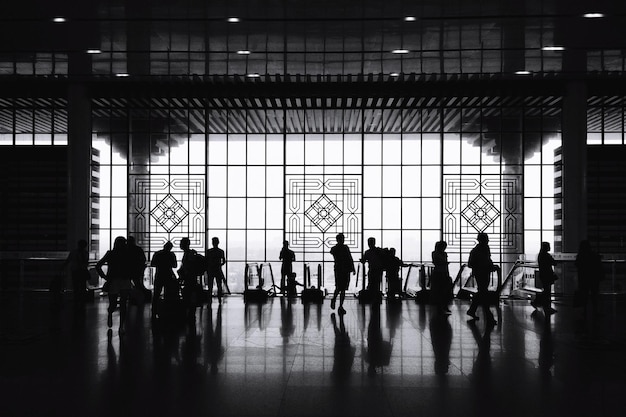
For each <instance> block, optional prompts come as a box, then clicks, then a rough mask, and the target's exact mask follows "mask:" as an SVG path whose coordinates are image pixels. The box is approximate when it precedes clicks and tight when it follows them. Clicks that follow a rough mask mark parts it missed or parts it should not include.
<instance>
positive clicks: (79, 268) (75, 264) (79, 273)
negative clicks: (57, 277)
mask: <svg viewBox="0 0 626 417" xmlns="http://www.w3.org/2000/svg"><path fill="white" fill-rule="evenodd" d="M66 266H68V267H69V270H70V277H71V279H72V289H73V291H74V301H75V302H76V303H82V302H84V301H85V297H86V294H87V281H88V280H89V252H88V251H87V241H86V240H84V239H81V240H79V241H78V243H77V245H76V248H74V249H72V250H71V251H70V253H69V255H68V256H67V259H65V262H64V263H63V267H66Z"/></svg>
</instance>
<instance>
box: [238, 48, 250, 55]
mask: <svg viewBox="0 0 626 417" xmlns="http://www.w3.org/2000/svg"><path fill="white" fill-rule="evenodd" d="M251 53H252V52H250V51H248V50H247V49H242V50H240V51H237V55H250V54H251Z"/></svg>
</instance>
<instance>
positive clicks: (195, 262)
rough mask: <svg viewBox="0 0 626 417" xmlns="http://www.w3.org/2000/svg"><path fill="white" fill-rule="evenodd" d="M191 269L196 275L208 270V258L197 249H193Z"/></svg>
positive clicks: (190, 259) (190, 260) (190, 261)
mask: <svg viewBox="0 0 626 417" xmlns="http://www.w3.org/2000/svg"><path fill="white" fill-rule="evenodd" d="M189 270H190V271H191V273H192V274H193V275H195V276H198V275H202V274H204V273H205V272H206V270H207V263H206V258H205V257H204V256H203V255H200V254H199V253H198V252H196V251H195V250H192V251H191V257H190V258H189Z"/></svg>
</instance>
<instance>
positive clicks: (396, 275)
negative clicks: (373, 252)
mask: <svg viewBox="0 0 626 417" xmlns="http://www.w3.org/2000/svg"><path fill="white" fill-rule="evenodd" d="M403 266H409V264H405V263H404V262H402V260H401V259H400V258H398V257H397V256H396V248H390V249H389V254H388V259H387V262H386V267H387V270H386V275H387V286H388V288H387V297H389V298H396V297H400V296H401V295H402V282H401V280H400V268H402V267H403Z"/></svg>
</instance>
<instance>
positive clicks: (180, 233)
mask: <svg viewBox="0 0 626 417" xmlns="http://www.w3.org/2000/svg"><path fill="white" fill-rule="evenodd" d="M130 179H131V181H130V188H131V190H130V192H129V198H130V201H129V206H130V207H129V208H130V221H131V224H130V225H129V231H130V233H131V234H132V235H134V236H135V237H136V239H137V243H138V244H139V245H140V246H142V247H143V248H144V249H148V248H149V250H150V252H154V251H156V250H160V249H162V248H163V245H164V244H165V242H167V241H168V240H170V241H172V243H174V245H175V246H176V247H177V246H178V243H179V242H180V240H181V239H182V238H183V237H188V238H189V239H190V240H191V246H192V247H193V248H196V249H203V248H204V235H205V233H206V231H205V226H204V225H205V212H206V210H205V201H206V198H205V188H204V185H205V178H204V176H203V175H172V174H170V175H165V174H163V175H159V174H141V175H136V174H133V175H131V176H130Z"/></svg>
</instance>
